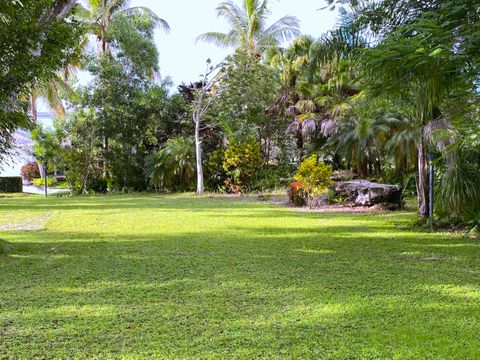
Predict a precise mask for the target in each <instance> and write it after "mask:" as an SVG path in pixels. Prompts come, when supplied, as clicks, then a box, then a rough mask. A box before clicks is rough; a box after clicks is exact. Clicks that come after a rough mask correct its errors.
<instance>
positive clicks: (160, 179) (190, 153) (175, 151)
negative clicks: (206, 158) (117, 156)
mask: <svg viewBox="0 0 480 360" xmlns="http://www.w3.org/2000/svg"><path fill="white" fill-rule="evenodd" d="M145 173H146V175H147V177H148V178H149V179H150V182H151V184H152V185H153V186H154V187H156V188H176V189H185V188H186V187H187V186H188V185H189V183H190V182H191V180H192V179H193V177H194V175H195V142H194V140H193V139H192V138H182V137H178V138H173V139H169V140H168V141H167V142H166V143H165V146H164V147H162V148H161V149H160V150H159V151H157V152H155V153H153V154H152V155H150V156H148V157H147V158H146V159H145Z"/></svg>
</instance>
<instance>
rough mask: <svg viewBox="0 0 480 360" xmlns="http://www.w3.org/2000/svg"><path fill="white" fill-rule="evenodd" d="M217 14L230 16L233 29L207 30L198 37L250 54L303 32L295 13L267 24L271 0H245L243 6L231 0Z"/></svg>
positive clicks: (229, 21) (256, 53)
mask: <svg viewBox="0 0 480 360" xmlns="http://www.w3.org/2000/svg"><path fill="white" fill-rule="evenodd" d="M217 14H218V16H219V17H223V18H225V19H226V20H227V22H228V23H229V25H230V26H231V29H230V31H229V32H227V33H221V32H207V33H205V34H202V35H200V36H199V37H198V38H197V41H206V42H211V43H214V44H216V45H219V46H222V47H236V48H243V49H244V50H246V51H247V52H248V53H250V54H251V55H255V56H260V55H263V54H264V53H265V51H266V50H268V49H270V48H273V47H277V46H278V45H279V44H280V43H282V42H283V41H288V40H291V39H294V38H295V37H297V36H299V35H300V30H299V21H298V19H297V18H296V17H294V16H284V17H282V18H281V19H280V20H278V21H276V22H275V23H273V24H272V25H270V26H267V18H268V15H269V14H270V11H269V9H268V0H263V1H261V0H242V4H241V6H238V5H237V4H235V3H234V2H233V1H231V0H228V1H225V2H222V3H221V4H220V5H219V6H218V7H217Z"/></svg>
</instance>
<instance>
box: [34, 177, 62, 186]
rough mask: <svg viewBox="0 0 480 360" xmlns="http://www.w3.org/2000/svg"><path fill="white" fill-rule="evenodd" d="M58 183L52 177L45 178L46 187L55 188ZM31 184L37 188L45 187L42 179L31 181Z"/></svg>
mask: <svg viewBox="0 0 480 360" xmlns="http://www.w3.org/2000/svg"><path fill="white" fill-rule="evenodd" d="M57 183H58V181H57V179H55V178H54V177H53V176H48V177H47V186H48V187H51V186H55V185H57ZM32 184H33V185H35V186H38V187H43V186H45V180H44V179H43V178H38V179H33V180H32Z"/></svg>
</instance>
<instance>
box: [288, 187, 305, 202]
mask: <svg viewBox="0 0 480 360" xmlns="http://www.w3.org/2000/svg"><path fill="white" fill-rule="evenodd" d="M287 195H288V201H289V203H291V204H293V205H295V206H304V205H305V204H306V199H305V192H304V190H303V183H302V182H301V181H294V182H292V183H291V184H290V185H289V186H288V190H287Z"/></svg>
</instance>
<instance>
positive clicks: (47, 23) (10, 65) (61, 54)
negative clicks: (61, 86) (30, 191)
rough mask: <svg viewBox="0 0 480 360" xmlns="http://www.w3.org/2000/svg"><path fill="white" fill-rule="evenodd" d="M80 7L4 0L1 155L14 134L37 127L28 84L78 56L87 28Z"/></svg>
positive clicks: (61, 0) (65, 0) (66, 1)
mask: <svg viewBox="0 0 480 360" xmlns="http://www.w3.org/2000/svg"><path fill="white" fill-rule="evenodd" d="M77 10H78V7H76V6H75V1H73V0H35V1H33V0H14V1H11V0H9V1H2V2H0V33H1V34H2V36H1V37H0V74H1V75H0V124H1V125H0V160H3V159H4V158H5V155H6V154H7V153H8V151H9V150H10V149H11V134H12V133H13V132H14V131H15V130H16V129H17V128H31V127H32V122H31V119H30V118H29V117H28V114H27V109H28V101H27V100H26V99H28V91H29V90H28V89H29V88H30V87H32V86H35V85H36V84H37V83H38V82H39V81H42V80H45V79H48V78H51V77H52V76H53V75H54V74H55V72H56V71H57V70H58V69H60V68H63V67H64V66H65V64H67V63H68V62H69V61H70V59H71V58H72V57H75V56H77V52H76V45H77V44H78V42H79V39H80V37H81V35H82V33H83V29H82V26H81V24H80V22H79V20H78V18H77V17H76V13H77Z"/></svg>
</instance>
